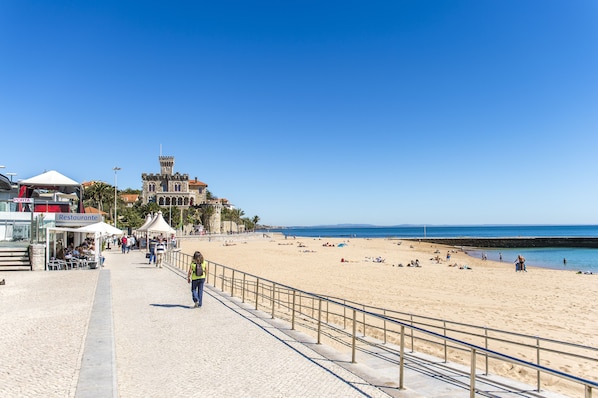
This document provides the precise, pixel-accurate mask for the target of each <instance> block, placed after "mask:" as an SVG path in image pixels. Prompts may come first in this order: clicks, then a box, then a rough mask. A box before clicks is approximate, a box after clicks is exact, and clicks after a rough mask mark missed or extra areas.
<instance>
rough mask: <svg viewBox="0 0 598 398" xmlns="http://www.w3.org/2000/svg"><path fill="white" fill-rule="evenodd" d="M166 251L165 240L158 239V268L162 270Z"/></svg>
mask: <svg viewBox="0 0 598 398" xmlns="http://www.w3.org/2000/svg"><path fill="white" fill-rule="evenodd" d="M165 251H166V246H165V245H164V240H162V239H158V243H156V267H159V268H162V260H163V258H164V252H165Z"/></svg>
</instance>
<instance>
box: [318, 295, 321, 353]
mask: <svg viewBox="0 0 598 398" xmlns="http://www.w3.org/2000/svg"><path fill="white" fill-rule="evenodd" d="M321 334H322V299H321V298H319V299H318V343H317V344H322V342H321V340H320V336H321Z"/></svg>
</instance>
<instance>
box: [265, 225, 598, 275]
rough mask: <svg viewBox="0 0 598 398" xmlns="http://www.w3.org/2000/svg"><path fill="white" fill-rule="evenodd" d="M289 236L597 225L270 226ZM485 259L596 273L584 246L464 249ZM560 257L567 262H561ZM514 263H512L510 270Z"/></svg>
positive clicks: (499, 234)
mask: <svg viewBox="0 0 598 398" xmlns="http://www.w3.org/2000/svg"><path fill="white" fill-rule="evenodd" d="M269 231H272V232H280V233H283V234H285V235H289V236H302V237H314V238H318V237H322V238H325V237H330V238H352V237H356V238H425V237H427V238H463V237H470V238H505V237H510V238H513V237H588V238H589V237H598V225H467V226H446V225H442V226H435V225H426V226H423V225H419V226H412V225H408V226H392V227H377V226H321V227H289V228H278V229H270V230H269ZM468 253H469V254H470V255H471V256H474V257H478V258H479V257H481V255H482V253H485V254H486V256H487V257H488V259H489V260H496V261H499V257H500V254H501V253H502V257H503V261H504V262H509V263H512V264H514V262H515V259H516V258H517V255H519V254H521V255H523V256H524V257H525V258H526V264H527V265H528V266H536V267H542V268H551V269H561V270H572V271H581V272H592V273H594V274H598V249H587V248H562V247H560V248H529V249H527V248H520V249H484V250H483V251H482V250H473V251H469V252H468ZM563 259H566V260H567V262H566V264H564V262H563ZM514 268H515V265H513V269H514Z"/></svg>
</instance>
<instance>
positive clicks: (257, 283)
mask: <svg viewBox="0 0 598 398" xmlns="http://www.w3.org/2000/svg"><path fill="white" fill-rule="evenodd" d="M259 288H260V278H257V279H256V281H255V310H256V311H257V299H258V297H259V295H258V294H259Z"/></svg>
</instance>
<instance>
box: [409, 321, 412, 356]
mask: <svg viewBox="0 0 598 398" xmlns="http://www.w3.org/2000/svg"><path fill="white" fill-rule="evenodd" d="M409 317H410V318H411V326H413V314H409ZM411 352H413V328H411Z"/></svg>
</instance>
